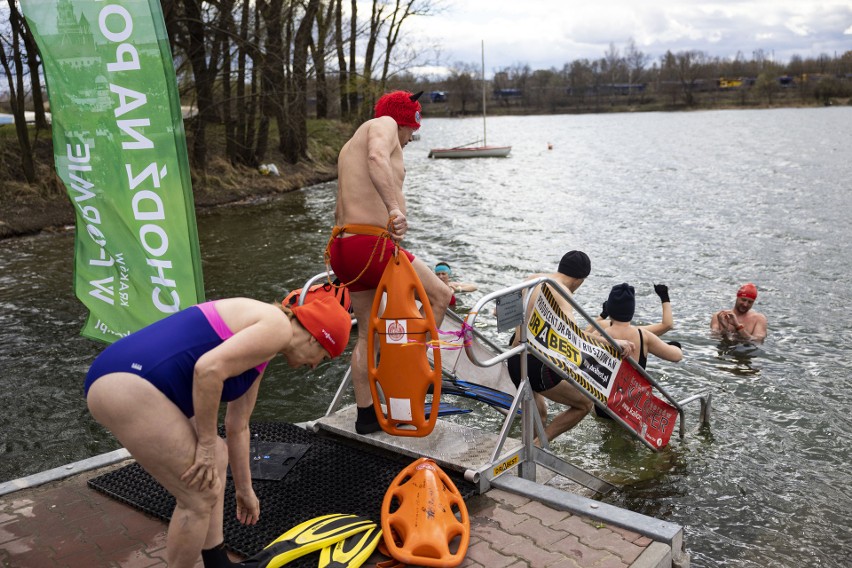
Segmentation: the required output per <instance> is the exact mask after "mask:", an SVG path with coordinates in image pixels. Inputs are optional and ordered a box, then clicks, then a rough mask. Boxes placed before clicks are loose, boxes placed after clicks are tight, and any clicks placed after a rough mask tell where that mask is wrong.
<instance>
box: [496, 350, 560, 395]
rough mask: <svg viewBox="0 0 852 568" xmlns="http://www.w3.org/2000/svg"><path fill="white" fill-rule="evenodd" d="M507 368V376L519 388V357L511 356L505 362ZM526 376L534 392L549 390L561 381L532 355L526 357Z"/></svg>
mask: <svg viewBox="0 0 852 568" xmlns="http://www.w3.org/2000/svg"><path fill="white" fill-rule="evenodd" d="M506 364H507V366H508V368H509V376H510V377H511V378H512V382H513V383H515V387H520V386H521V356H520V355H513V356H511V357H509V359H508V360H507V361H506ZM527 375H529V377H530V386H531V387H532V390H533V391H535V392H542V391H546V390H550V389H552V388H553V387H555V386H556V385H558V384H559V382H560V381H562V380H563V379H562V378H561V377H559V376H558V375H557V374H556V373H554V372H553V371H552V370H551V369H550V367H548V366H547V365H545V364H544V363H542V361H541V359H538V358H536V357H534V356H533V355H527Z"/></svg>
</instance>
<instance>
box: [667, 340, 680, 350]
mask: <svg viewBox="0 0 852 568" xmlns="http://www.w3.org/2000/svg"><path fill="white" fill-rule="evenodd" d="M666 343H668V344H669V345H674V346H675V347H677V348H678V349H680V350H681V351H683V347H681V346H680V342H679V341H666Z"/></svg>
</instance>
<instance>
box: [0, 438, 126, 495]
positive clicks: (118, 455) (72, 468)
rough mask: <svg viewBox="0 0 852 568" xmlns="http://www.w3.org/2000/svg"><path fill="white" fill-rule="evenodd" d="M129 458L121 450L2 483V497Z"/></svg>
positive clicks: (0, 487) (0, 489) (0, 485)
mask: <svg viewBox="0 0 852 568" xmlns="http://www.w3.org/2000/svg"><path fill="white" fill-rule="evenodd" d="M128 458H130V452H128V451H127V450H126V449H124V448H121V449H118V450H113V451H111V452H107V453H105V454H100V455H97V456H94V457H91V458H87V459H84V460H80V461H77V462H73V463H69V464H66V465H63V466H61V467H56V468H53V469H48V470H45V471H42V472H39V473H35V474H33V475H30V476H27V477H20V478H18V479H13V480H12V481H5V482H3V483H0V496H3V495H7V494H9V493H14V492H15V491H20V490H21V489H30V488H32V487H37V486H39V485H43V484H45V483H50V482H51V481H59V480H60V479H65V478H66V477H71V476H72V475H77V474H78V473H82V472H84V471H89V470H92V469H97V468H99V467H104V466H108V465H112V464H114V463H118V462H120V461H124V460H126V459H128Z"/></svg>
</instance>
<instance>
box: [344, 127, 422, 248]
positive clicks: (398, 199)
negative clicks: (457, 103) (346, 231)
mask: <svg viewBox="0 0 852 568" xmlns="http://www.w3.org/2000/svg"><path fill="white" fill-rule="evenodd" d="M412 132H413V130H412V129H408V128H398V127H397V124H396V122H394V120H393V119H392V118H390V117H380V118H374V119H372V120H368V121H367V122H365V123H364V124H362V125H361V126H360V127H359V128H358V130H356V131H355V134H354V135H353V136H352V138H351V139H350V140H349V141H348V142H347V143H346V144H345V145H344V146H343V149H342V150H341V151H340V155H339V157H338V160H337V170H338V180H337V184H338V189H337V208H336V209H335V224H337V225H338V226H343V225H347V224H360V225H372V226H375V227H385V226H386V225H387V224H388V219H389V217H392V216H395V215H394V212H396V213H397V215H396V216H398V215H402V219H400V220H401V221H402V220H404V217H405V198H404V196H403V193H402V186H403V181H404V180H405V166H404V164H403V159H402V148H403V146H404V145H405V144H407V143H408V140H410V138H411V133H412ZM403 141H404V142H403ZM395 210H396V211H395ZM406 228H407V227H406V226H405V225H402V226H397V227H396V229H397V230H398V232H399V235H398V236H399V237H402V234H404V232H405V229H406Z"/></svg>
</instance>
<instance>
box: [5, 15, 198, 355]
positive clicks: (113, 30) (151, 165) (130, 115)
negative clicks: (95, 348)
mask: <svg viewBox="0 0 852 568" xmlns="http://www.w3.org/2000/svg"><path fill="white" fill-rule="evenodd" d="M21 5H22V8H23V12H24V16H25V17H26V19H27V23H28V24H29V26H30V29H31V30H32V32H33V35H34V36H35V38H36V42H37V44H38V48H39V51H40V52H41V57H42V61H43V63H44V73H45V77H46V79H47V85H48V94H49V99H50V111H51V119H52V128H53V145H54V155H55V160H56V171H57V173H58V174H59V177H60V178H61V179H62V181H63V182H64V184H65V187H66V189H67V191H68V196H69V198H70V199H71V202H72V204H73V205H74V208H75V211H76V221H77V235H76V243H75V251H74V254H75V263H74V266H75V268H74V272H75V275H74V287H75V292H76V294H77V297H78V298H79V299H80V301H81V302H83V304H85V305H86V307H87V308H88V310H89V317H88V320H87V321H86V325H85V327H84V328H83V331H82V333H83V335H84V336H86V337H90V338H93V339H99V340H102V341H106V342H108V343H111V342H113V341H115V340H116V339H118V338H120V337H123V336H125V335H127V334H129V333H132V332H134V331H136V330H137V329H139V328H141V327H144V326H146V325H148V324H150V323H152V322H154V321H157V320H158V319H161V318H163V317H165V316H167V315H169V314H171V313H174V312H176V311H178V310H180V309H182V308H185V307H187V306H191V305H193V304H196V303H198V302H201V301H203V300H204V284H203V280H202V275H201V255H200V250H199V246H198V233H197V228H196V225H195V208H194V203H193V199H192V187H191V182H190V175H189V160H188V158H187V151H186V134H185V132H184V129H183V119H182V116H181V108H180V101H179V98H178V93H177V82H176V79H175V72H174V65H173V63H172V57H171V51H170V49H169V43H168V37H167V35H166V29H165V24H164V22H163V15H162V11H161V8H160V3H159V1H158V0H118V1H116V0H112V1H111V0H102V1H94V0H73V1H71V0H22V1H21Z"/></svg>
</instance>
